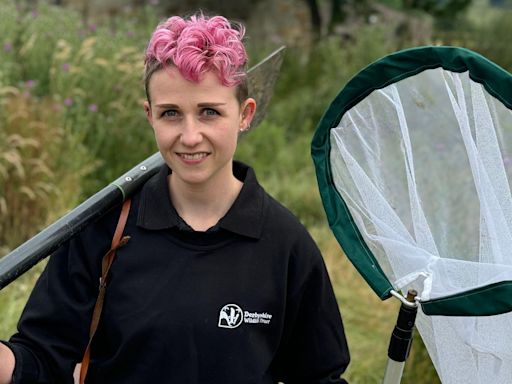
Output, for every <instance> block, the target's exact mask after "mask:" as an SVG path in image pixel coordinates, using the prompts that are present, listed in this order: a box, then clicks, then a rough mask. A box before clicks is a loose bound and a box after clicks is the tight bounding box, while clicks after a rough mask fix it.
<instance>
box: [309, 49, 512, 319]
mask: <svg viewBox="0 0 512 384" xmlns="http://www.w3.org/2000/svg"><path fill="white" fill-rule="evenodd" d="M440 67H441V68H443V69H445V70H448V71H452V72H459V73H460V72H466V71H468V72H469V77H470V78H471V79H472V80H473V81H475V82H478V83H480V84H482V85H483V86H484V88H485V89H486V90H487V92H489V93H490V94H491V95H492V96H494V97H495V98H497V99H498V100H500V101H501V102H502V103H503V104H504V105H505V106H506V107H507V108H508V109H512V76H511V75H510V74H509V73H508V72H507V71H505V70H504V69H503V68H501V67H500V66H498V65H497V64H495V63H493V62H492V61H490V60H488V59H486V58H485V57H483V56H482V55H480V54H478V53H476V52H473V51H471V50H469V49H466V48H460V47H447V46H440V47H438V46H426V47H418V48H410V49H406V50H403V51H399V52H396V53H393V54H390V55H388V56H385V57H384V58H382V59H380V60H377V61H376V62H374V63H372V64H370V65H369V66H367V67H366V68H364V69H363V70H361V71H360V72H359V73H358V74H357V75H356V76H354V77H353V78H352V79H351V80H350V81H349V82H348V83H347V84H346V85H345V87H344V88H343V89H342V90H341V91H340V93H339V94H338V95H337V96H336V98H335V99H334V100H333V101H332V103H331V104H330V106H329V107H328V108H327V110H326V111H325V113H324V115H323V117H322V118H321V120H320V122H319V123H318V125H317V128H316V131H315V134H314V136H313V140H312V143H311V155H312V157H313V162H314V165H315V171H316V176H317V182H318V188H319V191H320V196H321V198H322V203H323V206H324V210H325V213H326V215H327V220H328V223H329V226H330V228H331V230H332V232H333V234H334V236H335V237H336V239H337V240H338V243H339V244H340V245H341V247H342V249H343V251H344V253H345V254H346V255H347V257H348V258H349V259H350V261H351V262H352V264H353V265H354V266H355V268H356V269H357V270H358V272H359V273H360V274H361V276H362V277H363V278H364V279H365V280H366V282H367V283H368V285H369V286H370V287H371V288H372V290H373V291H374V292H375V293H376V294H377V295H378V296H379V297H380V298H381V299H382V300H384V299H387V298H389V297H390V296H391V294H390V292H391V290H393V289H394V288H393V286H392V284H391V283H390V281H389V280H388V279H387V277H386V276H385V274H384V272H383V271H382V268H381V267H380V266H379V264H378V262H377V260H376V259H375V257H374V255H373V254H372V252H371V251H370V249H369V248H368V246H367V245H366V243H365V242H364V240H363V237H362V235H361V233H360V232H359V229H358V228H357V226H356V224H355V222H354V220H353V218H352V216H351V214H350V212H349V210H348V208H347V205H346V203H345V202H344V201H343V199H342V198H341V196H340V194H339V193H338V191H337V190H336V188H335V187H334V182H333V178H332V173H331V167H330V162H329V154H330V151H331V144H330V129H331V127H336V126H337V125H338V123H339V122H340V120H341V118H342V117H343V115H344V114H345V112H347V111H348V110H349V109H350V108H352V107H353V106H355V105H356V104H357V103H359V102H360V101H362V100H363V99H364V98H365V97H366V96H368V95H369V94H370V93H371V92H373V91H375V90H376V89H381V88H384V87H386V86H388V85H390V84H393V83H396V82H398V81H400V80H403V79H405V78H408V77H411V76H414V75H416V74H418V73H420V72H422V71H425V70H428V69H434V68H440ZM510 297H512V282H510V281H504V282H499V283H495V284H491V285H488V286H485V287H479V288H475V289H472V290H468V291H465V292H463V293H460V294H456V295H451V296H449V297H444V298H439V299H434V300H429V301H424V302H422V303H421V305H422V310H423V312H424V313H426V314H427V315H450V316H484V315H495V314H500V313H505V312H509V311H511V310H512V300H510ZM507 298H508V300H507Z"/></svg>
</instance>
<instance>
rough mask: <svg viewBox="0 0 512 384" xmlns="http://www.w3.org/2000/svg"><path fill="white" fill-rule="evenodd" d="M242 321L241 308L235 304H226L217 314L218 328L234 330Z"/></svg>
mask: <svg viewBox="0 0 512 384" xmlns="http://www.w3.org/2000/svg"><path fill="white" fill-rule="evenodd" d="M243 320H244V315H243V313H242V308H240V307H239V306H238V305H236V304H226V305H225V306H223V307H222V309H221V310H220V314H219V327H221V328H236V327H238V326H239V325H240V324H242V321H243Z"/></svg>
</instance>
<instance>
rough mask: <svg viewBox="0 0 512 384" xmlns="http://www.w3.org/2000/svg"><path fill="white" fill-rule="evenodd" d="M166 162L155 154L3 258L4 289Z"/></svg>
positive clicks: (0, 272)
mask: <svg viewBox="0 0 512 384" xmlns="http://www.w3.org/2000/svg"><path fill="white" fill-rule="evenodd" d="M163 162H164V161H163V159H162V156H161V155H160V153H159V152H157V153H155V154H154V155H152V156H150V157H149V158H147V159H146V160H144V161H143V162H141V163H140V164H138V165H137V166H135V167H134V168H132V169H131V170H130V171H128V172H126V173H125V174H124V175H123V176H121V177H120V178H118V179H117V180H115V181H114V182H113V183H112V184H110V185H108V186H106V187H105V188H103V189H102V190H101V191H99V192H98V193H96V194H94V195H93V196H91V197H90V198H89V199H87V200H86V201H84V202H83V203H82V204H80V205H79V206H78V207H76V208H75V209H73V210H72V211H70V212H69V213H68V214H66V215H65V216H63V217H61V218H60V219H59V220H57V221H56V222H54V223H53V224H51V225H50V226H48V227H46V228H45V229H44V230H42V231H41V232H39V233H38V234H37V235H35V236H34V237H32V238H31V239H30V240H28V241H26V242H25V243H23V244H22V245H20V246H19V247H18V248H16V249H15V250H13V251H12V252H10V253H9V254H8V255H6V256H4V257H3V258H1V259H0V289H2V288H4V287H5V286H6V285H8V284H9V283H11V282H12V281H14V280H16V279H17V278H18V277H19V276H21V275H22V274H23V273H25V272H26V271H28V270H29V269H30V268H32V267H33V266H34V265H36V264H37V263H38V262H39V261H40V260H42V259H44V258H45V257H46V256H48V255H50V254H51V253H52V252H53V251H55V250H56V249H57V248H58V247H59V246H60V245H61V244H62V243H64V242H65V241H66V240H68V239H69V238H71V237H72V236H73V235H74V234H75V233H77V232H80V231H81V230H82V229H83V228H84V227H85V226H87V225H88V224H89V223H91V222H92V221H94V220H96V219H97V218H99V217H101V216H102V215H104V214H105V213H106V212H107V211H108V210H110V209H112V208H113V207H115V206H117V205H119V204H121V203H122V202H123V201H124V199H125V197H126V196H130V195H131V194H132V193H133V192H134V191H135V190H136V189H137V188H138V187H140V186H141V185H142V184H144V182H146V180H148V179H149V178H150V177H151V176H152V175H154V174H155V173H156V172H157V171H158V168H160V166H161V165H162V164H163Z"/></svg>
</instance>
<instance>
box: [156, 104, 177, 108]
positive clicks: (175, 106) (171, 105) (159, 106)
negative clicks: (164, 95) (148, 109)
mask: <svg viewBox="0 0 512 384" xmlns="http://www.w3.org/2000/svg"><path fill="white" fill-rule="evenodd" d="M155 107H157V108H174V109H179V106H178V105H176V104H167V103H164V104H155Z"/></svg>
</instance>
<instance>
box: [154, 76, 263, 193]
mask: <svg viewBox="0 0 512 384" xmlns="http://www.w3.org/2000/svg"><path fill="white" fill-rule="evenodd" d="M149 93H150V95H151V104H149V102H146V103H145V105H144V107H145V110H146V114H147V116H148V120H149V122H150V124H151V125H152V127H153V129H154V132H155V138H156V142H157V144H158V148H159V150H160V152H161V153H162V156H163V158H164V159H165V162H166V163H167V165H168V166H169V167H170V168H171V169H172V179H173V183H175V184H176V185H179V184H180V183H184V184H187V185H201V186H206V187H212V188H214V187H219V186H222V185H223V184H224V183H226V182H228V181H229V180H230V179H229V178H232V177H233V174H232V165H231V162H232V160H233V155H234V153H235V150H236V146H237V140H238V134H239V132H240V130H243V129H246V128H247V127H248V125H249V123H250V121H251V119H252V117H253V115H254V111H255V108H256V103H255V102H254V100H253V99H247V100H246V101H244V102H243V103H242V104H240V103H239V102H238V100H237V98H236V89H235V87H226V86H223V85H222V84H221V83H220V81H219V79H218V77H217V75H216V74H215V73H214V72H211V71H210V72H207V73H206V74H205V76H204V78H203V79H202V80H201V81H200V82H198V83H194V82H190V81H188V80H186V79H184V78H183V77H182V76H181V74H180V73H179V71H178V70H177V69H176V68H174V67H169V68H167V69H166V70H159V71H157V72H155V73H154V74H153V75H152V77H151V79H150V81H149Z"/></svg>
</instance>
